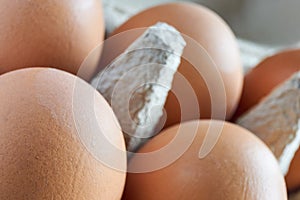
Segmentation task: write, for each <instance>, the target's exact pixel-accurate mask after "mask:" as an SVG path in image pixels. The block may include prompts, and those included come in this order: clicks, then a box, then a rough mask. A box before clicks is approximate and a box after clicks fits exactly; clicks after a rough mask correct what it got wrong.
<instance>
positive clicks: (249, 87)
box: [233, 49, 300, 119]
mask: <svg viewBox="0 0 300 200" xmlns="http://www.w3.org/2000/svg"><path fill="white" fill-rule="evenodd" d="M299 70H300V50H299V49H294V50H286V51H283V52H279V53H278V54H275V55H273V56H270V57H268V58H266V59H264V60H263V61H262V62H261V63H259V64H258V65H257V66H256V67H255V68H253V69H252V70H251V71H249V72H248V73H247V74H246V76H245V80H244V88H243V92H242V97H241V100H240V103H239V106H238V109H237V111H236V113H235V116H234V117H233V118H234V119H237V118H238V117H239V116H240V115H242V114H243V113H245V112H246V111H247V110H249V109H250V108H251V107H253V106H254V105H256V104H257V103H258V102H259V101H260V100H261V99H262V98H263V97H265V96H266V95H268V94H269V93H270V92H271V91H272V90H273V89H274V88H275V87H276V86H277V85H279V84H280V83H283V82H284V81H285V80H286V79H288V78H289V77H290V76H292V74H294V73H296V72H297V71H299Z"/></svg>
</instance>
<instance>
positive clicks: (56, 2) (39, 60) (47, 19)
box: [0, 0, 104, 79]
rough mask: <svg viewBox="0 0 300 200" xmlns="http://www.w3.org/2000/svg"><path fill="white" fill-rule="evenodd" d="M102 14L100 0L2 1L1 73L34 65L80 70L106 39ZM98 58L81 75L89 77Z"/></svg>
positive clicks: (0, 9)
mask: <svg viewBox="0 0 300 200" xmlns="http://www.w3.org/2000/svg"><path fill="white" fill-rule="evenodd" d="M102 15H103V13H102V7H101V1H100V0H84V1H82V0H44V1H11V0H3V1H1V7H0V49H1V51H0V74H3V73H5V72H9V71H12V70H15V69H20V68H24V67H34V66H41V67H56V68H59V69H62V70H65V71H68V72H71V73H73V74H77V72H78V70H79V67H80V65H81V63H82V62H83V60H84V59H85V57H86V56H87V55H88V54H89V52H90V51H91V50H92V49H93V48H95V47H96V46H97V45H98V44H101V43H102V41H103V38H104V20H103V16H102ZM99 58H100V52H99ZM99 58H98V60H99ZM98 60H94V61H93V65H90V67H89V68H85V69H82V70H81V72H80V73H81V74H80V76H81V77H84V78H86V79H88V78H90V76H91V75H92V73H93V72H94V70H95V67H96V63H97V62H98Z"/></svg>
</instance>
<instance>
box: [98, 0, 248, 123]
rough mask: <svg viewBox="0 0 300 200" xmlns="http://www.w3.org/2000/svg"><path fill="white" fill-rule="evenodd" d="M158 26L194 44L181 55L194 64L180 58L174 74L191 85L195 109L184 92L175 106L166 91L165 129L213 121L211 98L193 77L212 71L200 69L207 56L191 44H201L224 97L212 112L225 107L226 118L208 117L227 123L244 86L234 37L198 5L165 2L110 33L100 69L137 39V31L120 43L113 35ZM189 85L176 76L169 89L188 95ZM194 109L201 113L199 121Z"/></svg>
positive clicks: (224, 25) (223, 23) (197, 78)
mask: <svg viewBox="0 0 300 200" xmlns="http://www.w3.org/2000/svg"><path fill="white" fill-rule="evenodd" d="M159 21H160V22H166V23H168V24H170V25H172V26H174V27H175V28H176V29H177V30H179V31H180V32H181V33H183V34H184V35H186V36H187V37H190V38H192V39H193V44H191V43H190V44H189V43H188V44H187V46H186V48H185V52H184V54H185V55H188V57H190V58H193V59H194V60H193V63H197V64H199V65H197V66H193V65H192V64H190V63H191V62H190V60H186V59H185V58H182V63H181V65H180V66H179V73H180V74H181V75H183V76H184V78H185V79H186V80H187V81H188V83H189V84H190V85H191V86H192V92H193V93H194V94H195V95H196V97H197V100H198V103H197V104H194V103H192V102H190V99H191V95H190V94H189V93H187V95H185V94H183V96H184V98H185V100H184V101H186V102H183V101H182V102H178V100H177V98H176V96H175V95H174V94H173V93H172V92H170V93H169V96H168V99H167V102H166V105H165V109H166V113H167V115H168V117H167V120H166V127H168V126H170V125H173V124H176V123H178V122H180V121H187V120H192V119H198V118H211V116H212V112H211V100H210V97H211V96H210V94H209V91H208V88H207V85H206V83H205V82H204V79H203V77H202V76H201V75H200V74H199V73H198V71H200V72H205V71H206V70H207V69H205V68H209V67H211V66H210V65H209V64H208V65H206V64H204V63H205V62H207V59H208V58H207V57H208V56H207V55H205V54H201V53H198V52H197V50H194V49H193V48H194V47H193V46H194V45H195V44H197V45H199V44H200V45H202V47H204V49H205V50H206V51H207V52H208V54H209V56H210V57H211V58H212V60H213V61H214V62H215V64H216V66H217V69H218V70H219V72H220V74H221V77H222V79H223V81H224V86H225V92H224V93H225V94H226V97H224V98H226V102H225V101H223V102H222V103H219V105H215V106H216V107H217V110H218V109H219V108H220V107H222V106H224V107H225V109H226V110H227V113H221V114H214V116H213V118H216V119H224V118H225V117H226V118H229V117H230V116H231V115H232V114H233V112H234V110H235V108H236V106H237V103H238V101H239V98H240V94H241V89H242V85H243V72H242V65H241V60H240V54H239V49H238V45H237V42H236V38H235V36H234V34H233V33H232V31H231V29H230V28H229V27H228V25H227V24H226V23H225V22H224V21H223V20H222V19H221V18H220V17H219V16H218V15H217V14H215V13H214V12H213V11H211V10H209V9H207V8H205V7H203V6H201V5H198V4H193V3H167V4H162V5H158V6H156V7H152V8H149V9H147V10H145V11H142V12H140V13H138V14H137V15H135V16H133V17H132V18H130V19H129V20H128V21H127V22H125V23H124V24H123V25H121V26H120V27H119V28H117V29H116V30H115V31H114V32H113V34H112V36H114V37H116V39H113V40H114V41H112V42H108V43H107V44H106V45H104V51H103V57H102V58H103V60H101V66H102V67H105V66H106V65H107V64H109V63H110V62H111V61H112V60H113V59H114V58H115V57H117V56H118V55H119V54H120V53H121V52H123V51H124V50H125V48H126V47H127V46H128V45H129V44H130V43H131V42H132V41H133V40H134V39H135V38H136V37H137V36H138V35H139V34H141V31H136V33H129V34H128V35H126V36H122V38H123V39H122V40H121V39H119V40H118V37H117V34H118V33H122V32H124V31H127V30H131V29H134V28H141V27H149V26H151V25H154V24H155V23H157V22H159ZM130 34H131V35H130ZM198 50H199V49H198ZM195 68H196V69H197V70H198V71H197V70H196V69H195ZM208 76H209V77H204V78H205V79H206V78H207V79H210V80H211V79H212V80H214V79H218V74H216V73H211V74H210V75H208ZM221 81H222V80H221ZM221 81H220V82H221ZM189 84H185V85H184V83H183V82H181V80H180V78H177V77H176V75H175V79H174V82H173V86H172V90H173V91H180V92H181V91H183V92H184V91H187V90H188V89H191V87H189ZM222 85H223V83H222ZM222 87H223V86H222ZM222 87H219V88H217V89H216V90H215V91H213V92H215V93H216V94H222V89H223V88H222ZM186 88H187V89H186ZM223 90H224V89H223ZM180 92H179V93H180ZM224 96H225V95H224ZM179 104H181V105H179ZM182 104H185V105H182ZM198 106H199V109H196V108H195V107H198ZM181 107H184V109H185V110H184V112H185V114H184V115H183V114H182V112H181ZM218 107H219V108H218ZM195 110H196V111H195ZM197 110H200V116H199V112H198V111H197ZM225 114H226V116H225ZM181 118H182V120H181Z"/></svg>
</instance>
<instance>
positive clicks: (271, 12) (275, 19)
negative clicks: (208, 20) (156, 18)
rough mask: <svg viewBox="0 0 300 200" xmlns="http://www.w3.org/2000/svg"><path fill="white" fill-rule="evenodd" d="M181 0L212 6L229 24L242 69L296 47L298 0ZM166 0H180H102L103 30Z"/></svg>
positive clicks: (299, 44)
mask: <svg viewBox="0 0 300 200" xmlns="http://www.w3.org/2000/svg"><path fill="white" fill-rule="evenodd" d="M185 1H186V2H194V3H199V4H201V5H204V6H206V7H208V8H210V9H212V10H214V11H215V12H217V13H218V14H219V15H220V16H221V17H222V18H223V19H224V20H225V21H226V22H227V23H228V24H229V26H230V27H231V28H232V29H233V31H234V33H235V34H236V36H237V38H238V44H239V47H240V51H241V58H242V62H243V66H244V69H245V70H244V71H245V72H247V71H248V70H249V69H251V68H253V67H255V66H256V65H257V64H258V63H259V62H260V61H261V60H263V59H264V58H266V57H268V56H270V55H273V54H275V53H276V52H278V51H281V50H284V49H293V48H298V47H300V37H299V35H300V29H299V26H300V21H299V20H297V18H298V17H299V14H298V13H299V12H298V8H299V7H300V1H298V0H286V1H275V2H274V1H272V0H254V1H246V0H227V1H224V0H185ZM167 2H182V0H181V1H180V0H152V1H146V0H143V1H141V0H103V6H104V14H105V24H106V34H107V35H108V34H109V33H111V32H112V31H113V30H114V29H115V28H117V27H118V26H119V25H121V24H122V23H124V22H125V21H126V20H127V19H129V18H130V17H131V16H133V15H135V14H136V13H138V12H140V11H142V10H144V9H146V8H149V7H151V6H155V5H158V4H161V3H167ZM287 30H288V31H287Z"/></svg>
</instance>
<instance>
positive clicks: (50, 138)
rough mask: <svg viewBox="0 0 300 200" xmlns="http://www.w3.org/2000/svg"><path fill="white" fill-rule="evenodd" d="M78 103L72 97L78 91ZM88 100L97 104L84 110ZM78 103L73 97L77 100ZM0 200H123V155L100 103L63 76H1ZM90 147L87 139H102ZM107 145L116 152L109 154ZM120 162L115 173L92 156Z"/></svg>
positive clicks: (38, 72)
mask: <svg viewBox="0 0 300 200" xmlns="http://www.w3.org/2000/svg"><path fill="white" fill-rule="evenodd" d="M77 89H79V90H80V91H83V96H84V97H80V95H78V96H77V95H75V93H76V90H77ZM87 95H92V96H93V97H94V104H87V102H89V101H88V100H87V99H86V96H87ZM75 97H76V98H75ZM0 99H1V100H0V160H1V162H0V183H1V184H0V199H3V200H4V199H7V200H10V199H11V200H12V199H13V200H25V199H26V200H27V199H28V200H29V199H30V200H41V199H45V200H53V199H88V200H99V199H112V200H118V199H120V198H121V195H122V192H123V187H124V183H125V173H124V171H122V170H126V153H125V144H124V139H123V136H122V133H121V131H120V129H119V126H118V124H117V123H116V120H115V116H114V114H113V112H112V110H111V108H110V107H109V105H108V104H107V103H106V101H105V100H104V98H103V97H102V96H101V95H100V94H99V93H98V92H96V91H95V90H94V89H93V88H92V87H91V86H89V85H88V84H87V83H86V82H84V81H82V80H80V79H79V78H76V77H75V76H74V75H72V74H69V73H67V72H64V71H60V70H56V69H49V68H28V69H21V70H17V71H13V72H9V73H6V74H4V75H2V76H0ZM103 136H105V137H106V138H109V140H102V142H101V143H98V142H96V141H98V140H95V143H94V148H88V147H89V145H88V143H85V142H84V141H88V140H86V139H85V137H93V138H98V137H103ZM108 142H110V143H111V144H113V145H115V147H117V148H118V149H120V150H121V151H120V152H121V153H119V154H115V153H114V151H110V149H109V148H106V147H107V146H108V144H109V143H108ZM97 152H98V153H99V152H100V153H102V154H104V155H106V156H109V157H112V158H113V159H118V162H119V164H120V165H119V166H120V167H123V169H122V170H121V169H120V170H117V168H116V169H113V168H112V167H110V165H109V164H108V163H107V162H103V161H102V160H101V159H100V158H101V157H98V156H97V155H100V154H98V153H97Z"/></svg>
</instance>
